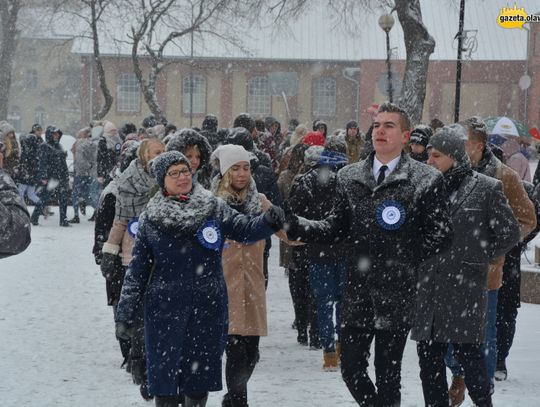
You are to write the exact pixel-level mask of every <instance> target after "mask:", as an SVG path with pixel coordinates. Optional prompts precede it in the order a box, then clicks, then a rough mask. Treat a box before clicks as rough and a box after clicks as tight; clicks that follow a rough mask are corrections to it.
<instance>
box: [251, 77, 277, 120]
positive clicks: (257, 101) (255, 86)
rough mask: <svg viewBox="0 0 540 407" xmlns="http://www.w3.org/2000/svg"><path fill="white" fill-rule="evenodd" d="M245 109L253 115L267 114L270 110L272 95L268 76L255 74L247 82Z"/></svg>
mask: <svg viewBox="0 0 540 407" xmlns="http://www.w3.org/2000/svg"><path fill="white" fill-rule="evenodd" d="M247 96H248V97H247V111H248V113H250V114H252V115H253V116H267V115H269V114H270V113H271V112H272V96H271V95H270V87H269V86H268V77H266V76H255V77H253V78H251V79H250V80H249V82H248V95H247Z"/></svg>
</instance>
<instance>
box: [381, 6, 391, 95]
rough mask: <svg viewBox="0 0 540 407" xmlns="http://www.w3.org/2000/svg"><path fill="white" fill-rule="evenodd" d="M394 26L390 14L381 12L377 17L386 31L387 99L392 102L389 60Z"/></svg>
mask: <svg viewBox="0 0 540 407" xmlns="http://www.w3.org/2000/svg"><path fill="white" fill-rule="evenodd" d="M393 26H394V17H392V14H383V15H382V16H380V17H379V27H381V28H382V29H383V31H384V32H385V33H386V66H387V69H388V100H389V101H390V102H392V101H393V100H392V99H393V98H392V93H393V89H392V64H391V62H390V35H389V34H390V30H391V29H392V27H393Z"/></svg>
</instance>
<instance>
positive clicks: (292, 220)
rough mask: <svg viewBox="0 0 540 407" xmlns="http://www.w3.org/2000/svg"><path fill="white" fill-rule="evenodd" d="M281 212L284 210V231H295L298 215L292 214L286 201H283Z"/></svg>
mask: <svg viewBox="0 0 540 407" xmlns="http://www.w3.org/2000/svg"><path fill="white" fill-rule="evenodd" d="M283 212H285V223H284V225H283V229H284V230H285V232H289V231H291V232H294V231H296V230H297V228H298V216H296V215H295V214H294V212H293V211H292V209H291V206H290V205H289V203H288V202H287V201H285V202H283ZM287 234H288V233H287Z"/></svg>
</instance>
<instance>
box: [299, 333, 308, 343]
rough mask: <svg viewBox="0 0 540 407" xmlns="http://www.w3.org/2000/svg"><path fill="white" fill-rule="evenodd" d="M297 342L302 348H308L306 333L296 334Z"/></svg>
mask: <svg viewBox="0 0 540 407" xmlns="http://www.w3.org/2000/svg"><path fill="white" fill-rule="evenodd" d="M296 340H297V342H298V343H299V344H300V345H302V346H308V337H307V333H306V332H298V336H297V337H296Z"/></svg>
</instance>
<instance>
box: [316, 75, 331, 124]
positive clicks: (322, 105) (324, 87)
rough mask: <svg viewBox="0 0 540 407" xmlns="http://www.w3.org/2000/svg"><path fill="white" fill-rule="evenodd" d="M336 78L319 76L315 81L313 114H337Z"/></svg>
mask: <svg viewBox="0 0 540 407" xmlns="http://www.w3.org/2000/svg"><path fill="white" fill-rule="evenodd" d="M335 114H336V80H335V79H334V78H319V79H317V80H315V82H314V83H313V116H316V117H317V116H335Z"/></svg>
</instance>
